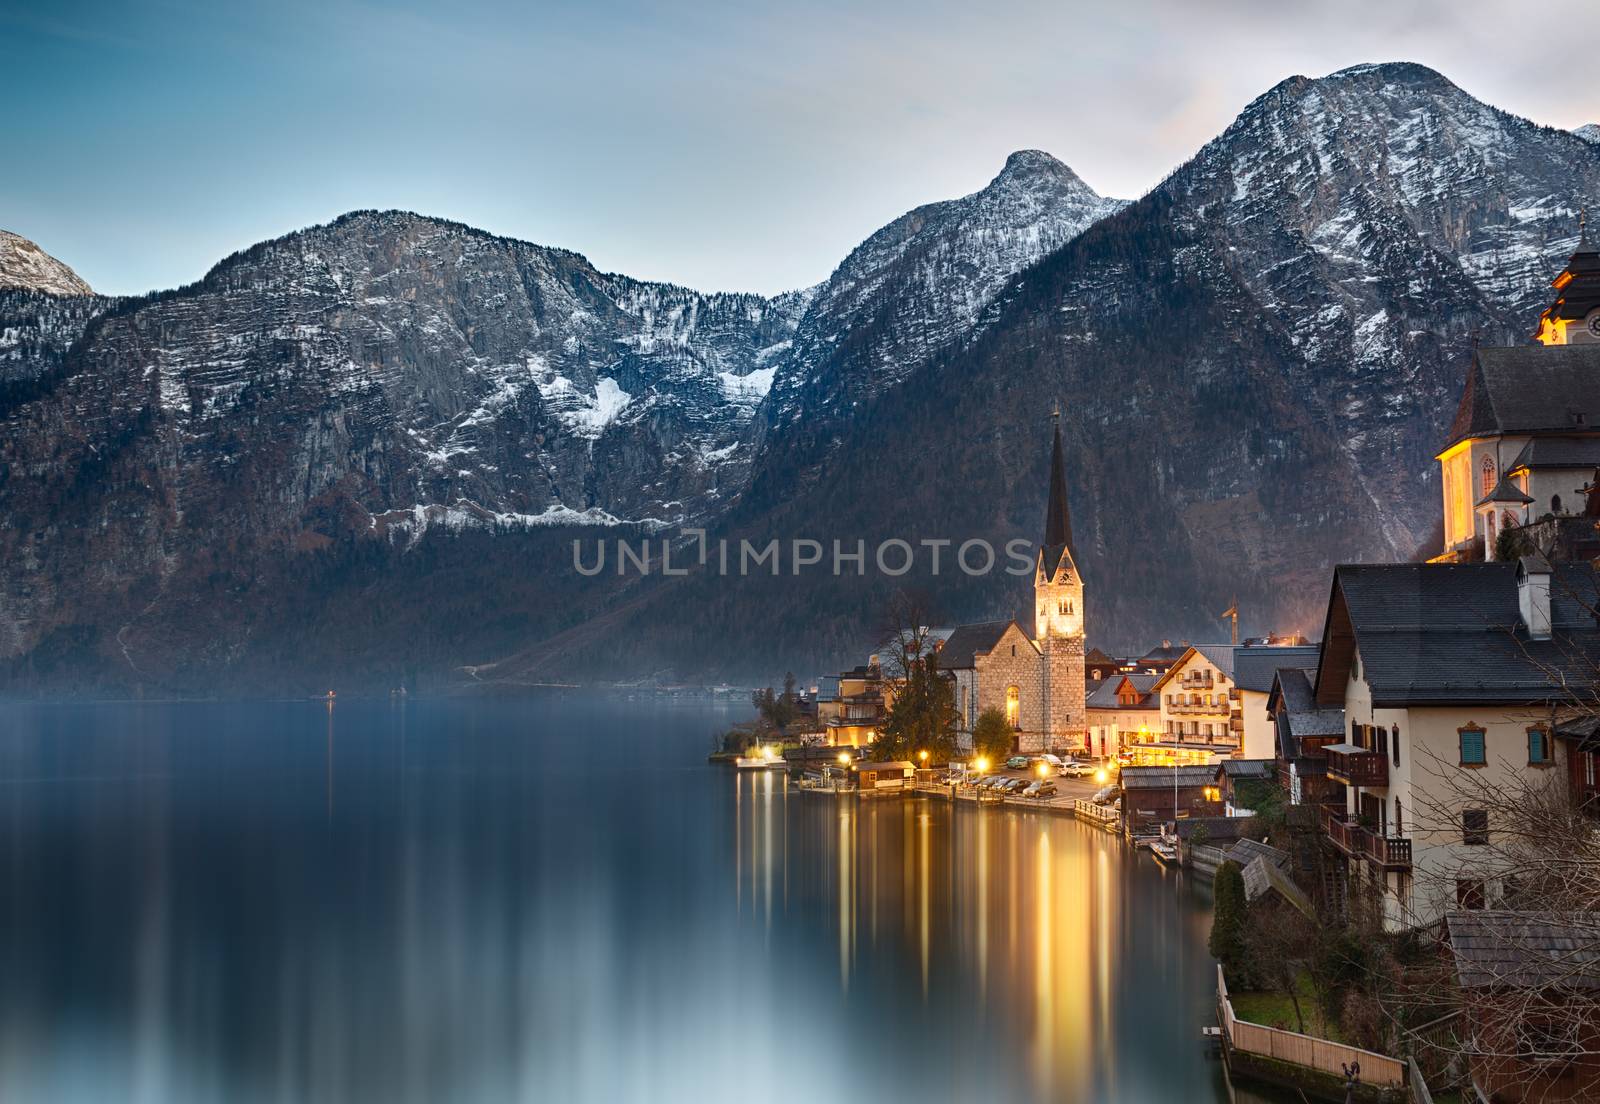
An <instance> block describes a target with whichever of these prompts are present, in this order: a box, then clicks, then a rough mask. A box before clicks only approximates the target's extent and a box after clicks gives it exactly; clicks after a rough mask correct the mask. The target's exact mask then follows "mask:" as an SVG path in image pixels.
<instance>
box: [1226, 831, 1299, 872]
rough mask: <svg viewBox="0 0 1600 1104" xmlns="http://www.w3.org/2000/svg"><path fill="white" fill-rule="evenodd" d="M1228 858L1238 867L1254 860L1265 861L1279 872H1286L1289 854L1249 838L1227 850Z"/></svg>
mask: <svg viewBox="0 0 1600 1104" xmlns="http://www.w3.org/2000/svg"><path fill="white" fill-rule="evenodd" d="M1228 858H1230V859H1232V860H1233V861H1234V862H1236V863H1238V864H1239V865H1240V866H1245V865H1246V864H1248V863H1250V862H1252V861H1253V860H1255V859H1265V860H1266V861H1267V862H1268V863H1270V864H1272V865H1273V866H1275V867H1277V868H1278V869H1279V870H1287V869H1288V868H1289V863H1290V855H1289V852H1287V851H1284V850H1281V849H1279V848H1276V847H1273V846H1272V845H1271V844H1266V843H1262V842H1261V841H1260V840H1253V839H1251V838H1250V837H1249V836H1246V837H1244V838H1243V839H1241V840H1239V841H1238V842H1237V843H1235V844H1234V845H1233V846H1232V847H1230V848H1228Z"/></svg>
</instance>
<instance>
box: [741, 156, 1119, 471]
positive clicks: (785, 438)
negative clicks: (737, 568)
mask: <svg viewBox="0 0 1600 1104" xmlns="http://www.w3.org/2000/svg"><path fill="white" fill-rule="evenodd" d="M1126 205H1127V201H1126V200H1120V199H1108V198H1106V197H1103V196H1101V195H1099V194H1098V193H1096V192H1095V191H1094V189H1092V188H1090V187H1089V186H1088V185H1087V184H1085V183H1084V182H1083V181H1082V180H1081V179H1079V178H1078V176H1077V174H1075V173H1074V172H1073V171H1072V170H1071V169H1069V168H1068V167H1067V166H1066V165H1064V164H1062V163H1061V162H1060V161H1058V160H1056V159H1055V158H1054V157H1051V156H1050V155H1049V154H1047V153H1043V152H1041V151H1039V150H1021V151H1018V152H1017V153H1013V154H1012V155H1011V156H1010V157H1008V158H1007V159H1006V163H1005V166H1004V168H1002V169H1001V171H1000V173H999V175H998V176H996V177H995V178H994V180H992V181H991V182H990V183H989V184H988V186H987V187H985V188H983V189H982V190H981V191H977V192H974V193H972V194H971V195H968V196H964V197H962V198H960V199H954V200H948V201H945V202H941V203H930V204H928V205H926V206H923V207H918V208H917V209H916V210H914V211H911V212H909V213H908V214H905V215H903V216H901V217H900V218H898V219H896V220H895V221H893V222H891V223H890V224H889V225H887V226H885V227H884V228H883V229H881V230H879V231H878V232H877V233H875V234H873V235H872V236H871V237H869V238H868V239H867V240H866V241H864V242H862V243H861V245H859V246H857V247H856V249H855V250H854V251H853V252H851V254H850V256H848V257H847V258H845V260H844V262H843V263H842V264H840V265H839V267H838V268H837V269H836V270H835V271H834V273H833V275H832V276H830V277H829V278H828V280H827V281H826V282H824V283H823V284H822V285H821V287H819V288H818V289H817V292H816V295H815V297H814V298H813V299H812V302H811V306H810V309H809V310H807V312H806V314H805V317H804V318H803V319H801V322H800V326H799V328H798V330H797V332H796V334H795V338H794V345H793V347H792V349H791V350H790V352H789V355H788V356H787V357H785V358H784V360H783V361H782V362H781V364H780V367H779V370H778V374H777V378H776V380H775V381H774V384H773V393H772V399H771V401H770V402H769V403H768V408H767V411H766V418H767V423H768V424H767V433H768V438H767V441H766V447H765V448H764V449H763V452H762V468H761V469H760V471H759V472H758V480H759V481H760V485H759V486H758V487H757V489H756V491H755V493H754V495H753V498H754V499H755V501H757V502H761V501H767V500H771V499H774V498H777V497H781V496H783V495H785V494H787V493H788V492H789V483H790V481H791V479H792V477H793V476H794V474H795V473H796V472H801V471H805V470H806V469H808V468H809V467H810V466H812V465H815V464H816V463H818V462H819V461H820V459H821V458H822V457H824V456H826V455H827V452H828V450H830V449H831V448H834V447H836V446H837V445H838V444H839V443H840V442H841V441H844V440H846V439H848V435H849V432H850V423H851V421H852V419H853V418H854V417H855V415H856V414H857V413H858V411H859V410H860V409H861V408H862V407H863V406H864V405H867V404H870V403H872V402H873V401H874V400H876V399H877V398H878V397H879V396H880V395H882V394H883V393H884V392H886V391H888V390H890V389H892V388H893V387H894V386H895V385H897V384H898V383H900V382H901V381H902V380H904V379H906V378H907V377H908V376H910V375H911V374H912V373H914V372H915V371H916V370H917V369H918V368H919V367H921V366H922V365H924V364H926V363H927V362H928V361H929V360H931V359H932V358H933V357H934V356H936V355H937V354H938V353H940V352H941V351H942V350H944V349H946V348H948V347H949V346H950V345H951V344H952V343H954V342H956V341H957V340H959V339H962V338H964V337H966V336H968V335H969V334H970V332H971V330H972V328H973V326H974V325H975V324H976V322H977V320H978V318H979V316H980V315H981V313H982V311H983V309H984V308H985V307H986V306H988V304H989V303H990V301H991V300H992V299H993V298H994V296H995V294H996V293H997V292H998V291H999V290H1000V289H1001V288H1002V287H1004V286H1005V284H1006V281H1008V280H1009V279H1011V278H1012V277H1013V276H1014V275H1016V274H1017V273H1018V272H1021V271H1022V270H1023V269H1025V268H1027V267H1028V266H1030V265H1032V264H1033V263H1034V262H1036V261H1037V260H1039V258H1041V257H1043V256H1045V255H1046V254H1048V253H1051V252H1053V251H1054V250H1056V249H1058V248H1060V247H1061V246H1062V245H1064V244H1065V243H1066V242H1068V241H1071V240H1072V239H1073V238H1075V237H1077V236H1078V235H1079V234H1081V233H1082V232H1083V231H1084V230H1085V229H1086V228H1088V227H1089V226H1091V225H1093V224H1094V223H1095V222H1097V221H1099V220H1100V219H1102V218H1105V217H1106V216H1107V215H1110V214H1113V213H1115V212H1116V211H1118V210H1120V209H1121V208H1123V207H1124V206H1126Z"/></svg>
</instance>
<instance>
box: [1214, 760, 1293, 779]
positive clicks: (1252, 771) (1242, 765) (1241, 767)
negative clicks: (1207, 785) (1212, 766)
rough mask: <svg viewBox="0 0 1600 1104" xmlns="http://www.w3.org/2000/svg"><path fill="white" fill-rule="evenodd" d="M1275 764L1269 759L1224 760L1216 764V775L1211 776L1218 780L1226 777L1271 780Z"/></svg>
mask: <svg viewBox="0 0 1600 1104" xmlns="http://www.w3.org/2000/svg"><path fill="white" fill-rule="evenodd" d="M1276 766H1277V764H1276V762H1275V761H1274V760H1271V759H1224V760H1223V761H1222V762H1220V763H1218V764H1217V770H1216V773H1215V774H1214V775H1213V776H1212V777H1214V778H1220V777H1222V776H1223V775H1227V776H1228V777H1229V778H1271V777H1272V772H1273V770H1274V768H1275V767H1276Z"/></svg>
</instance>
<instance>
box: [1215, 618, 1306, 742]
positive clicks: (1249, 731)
mask: <svg viewBox="0 0 1600 1104" xmlns="http://www.w3.org/2000/svg"><path fill="white" fill-rule="evenodd" d="M1318 651H1319V649H1318V648H1317V646H1316V645H1314V644H1313V645H1307V644H1298V645H1294V646H1288V647H1286V646H1280V645H1276V644H1271V643H1267V642H1263V643H1261V644H1245V645H1242V646H1240V647H1238V648H1236V649H1234V653H1233V684H1234V687H1235V688H1236V689H1237V690H1238V692H1239V716H1240V719H1241V720H1242V721H1243V722H1244V732H1243V740H1242V741H1241V743H1240V748H1239V754H1240V756H1241V757H1242V758H1245V759H1273V758H1276V756H1277V749H1278V738H1277V730H1276V726H1275V725H1274V724H1273V720H1272V716H1271V714H1269V713H1268V712H1267V699H1268V698H1269V697H1271V695H1272V683H1273V677H1274V676H1275V675H1276V674H1277V672H1278V668H1280V667H1315V666H1316V665H1317V652H1318Z"/></svg>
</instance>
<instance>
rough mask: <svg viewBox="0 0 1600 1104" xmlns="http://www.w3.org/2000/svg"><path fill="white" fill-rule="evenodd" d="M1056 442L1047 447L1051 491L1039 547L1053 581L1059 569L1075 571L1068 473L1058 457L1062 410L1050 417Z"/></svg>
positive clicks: (1064, 463)
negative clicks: (1048, 450)
mask: <svg viewBox="0 0 1600 1104" xmlns="http://www.w3.org/2000/svg"><path fill="white" fill-rule="evenodd" d="M1050 419H1051V421H1052V422H1053V423H1054V429H1055V439H1054V440H1053V441H1052V443H1051V446H1050V491H1049V498H1048V499H1047V500H1046V503H1045V515H1044V543H1043V544H1042V545H1040V566H1041V567H1042V568H1043V569H1044V571H1045V573H1046V574H1047V575H1048V576H1050V577H1054V576H1055V574H1056V573H1057V571H1058V569H1059V568H1061V567H1063V566H1064V567H1067V568H1069V569H1072V570H1074V571H1075V570H1076V568H1077V562H1076V558H1075V557H1074V555H1073V549H1072V511H1071V507H1070V506H1069V505H1068V503H1067V469H1066V462H1065V461H1064V460H1063V459H1062V456H1061V409H1060V408H1059V407H1057V408H1056V410H1055V411H1054V412H1053V413H1052V414H1051V415H1050Z"/></svg>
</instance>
